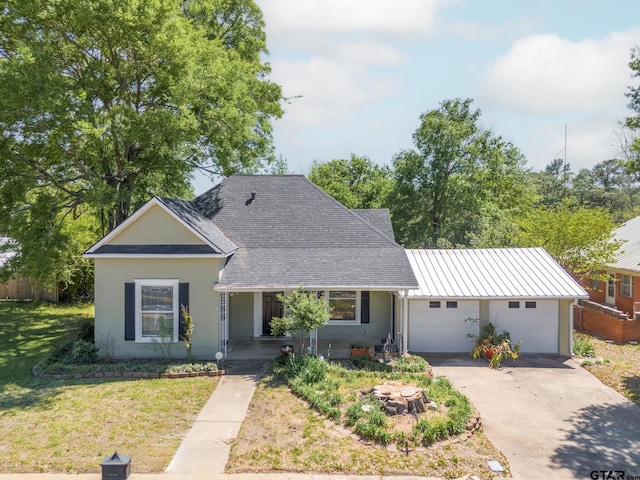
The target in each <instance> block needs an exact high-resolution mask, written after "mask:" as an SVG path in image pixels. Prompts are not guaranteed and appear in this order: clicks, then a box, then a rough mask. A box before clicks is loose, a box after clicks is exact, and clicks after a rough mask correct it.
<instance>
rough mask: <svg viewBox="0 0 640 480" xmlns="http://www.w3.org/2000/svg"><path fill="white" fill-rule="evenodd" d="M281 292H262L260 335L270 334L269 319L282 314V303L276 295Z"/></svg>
mask: <svg viewBox="0 0 640 480" xmlns="http://www.w3.org/2000/svg"><path fill="white" fill-rule="evenodd" d="M281 293H282V292H263V294H262V335H271V319H272V318H273V317H281V316H282V313H283V309H282V303H281V302H280V301H279V300H278V298H277V297H276V295H278V294H281Z"/></svg>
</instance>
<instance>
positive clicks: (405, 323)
mask: <svg viewBox="0 0 640 480" xmlns="http://www.w3.org/2000/svg"><path fill="white" fill-rule="evenodd" d="M402 293H403V295H402V353H407V350H408V342H407V336H408V335H409V314H408V308H409V291H408V290H405V291H404V292H402Z"/></svg>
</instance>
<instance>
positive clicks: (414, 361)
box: [391, 355, 431, 373]
mask: <svg viewBox="0 0 640 480" xmlns="http://www.w3.org/2000/svg"><path fill="white" fill-rule="evenodd" d="M391 370H392V371H393V372H402V373H431V365H429V362H427V361H426V360H425V359H424V358H422V357H418V356H416V355H402V356H401V357H399V358H397V359H395V360H394V361H393V362H392V363H391Z"/></svg>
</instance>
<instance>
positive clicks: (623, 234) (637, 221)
mask: <svg viewBox="0 0 640 480" xmlns="http://www.w3.org/2000/svg"><path fill="white" fill-rule="evenodd" d="M613 238H614V240H618V241H622V242H624V243H623V244H622V246H621V247H620V249H619V250H618V252H617V258H616V261H615V263H614V264H613V265H611V266H612V267H614V268H618V269H621V270H631V271H634V272H640V216H639V217H635V218H632V219H631V220H629V221H627V222H625V223H624V224H622V225H621V226H620V227H618V228H616V229H615V230H614V231H613Z"/></svg>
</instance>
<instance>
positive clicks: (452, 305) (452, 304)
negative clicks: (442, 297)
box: [447, 302, 458, 308]
mask: <svg viewBox="0 0 640 480" xmlns="http://www.w3.org/2000/svg"><path fill="white" fill-rule="evenodd" d="M447 308H458V302H447Z"/></svg>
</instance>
